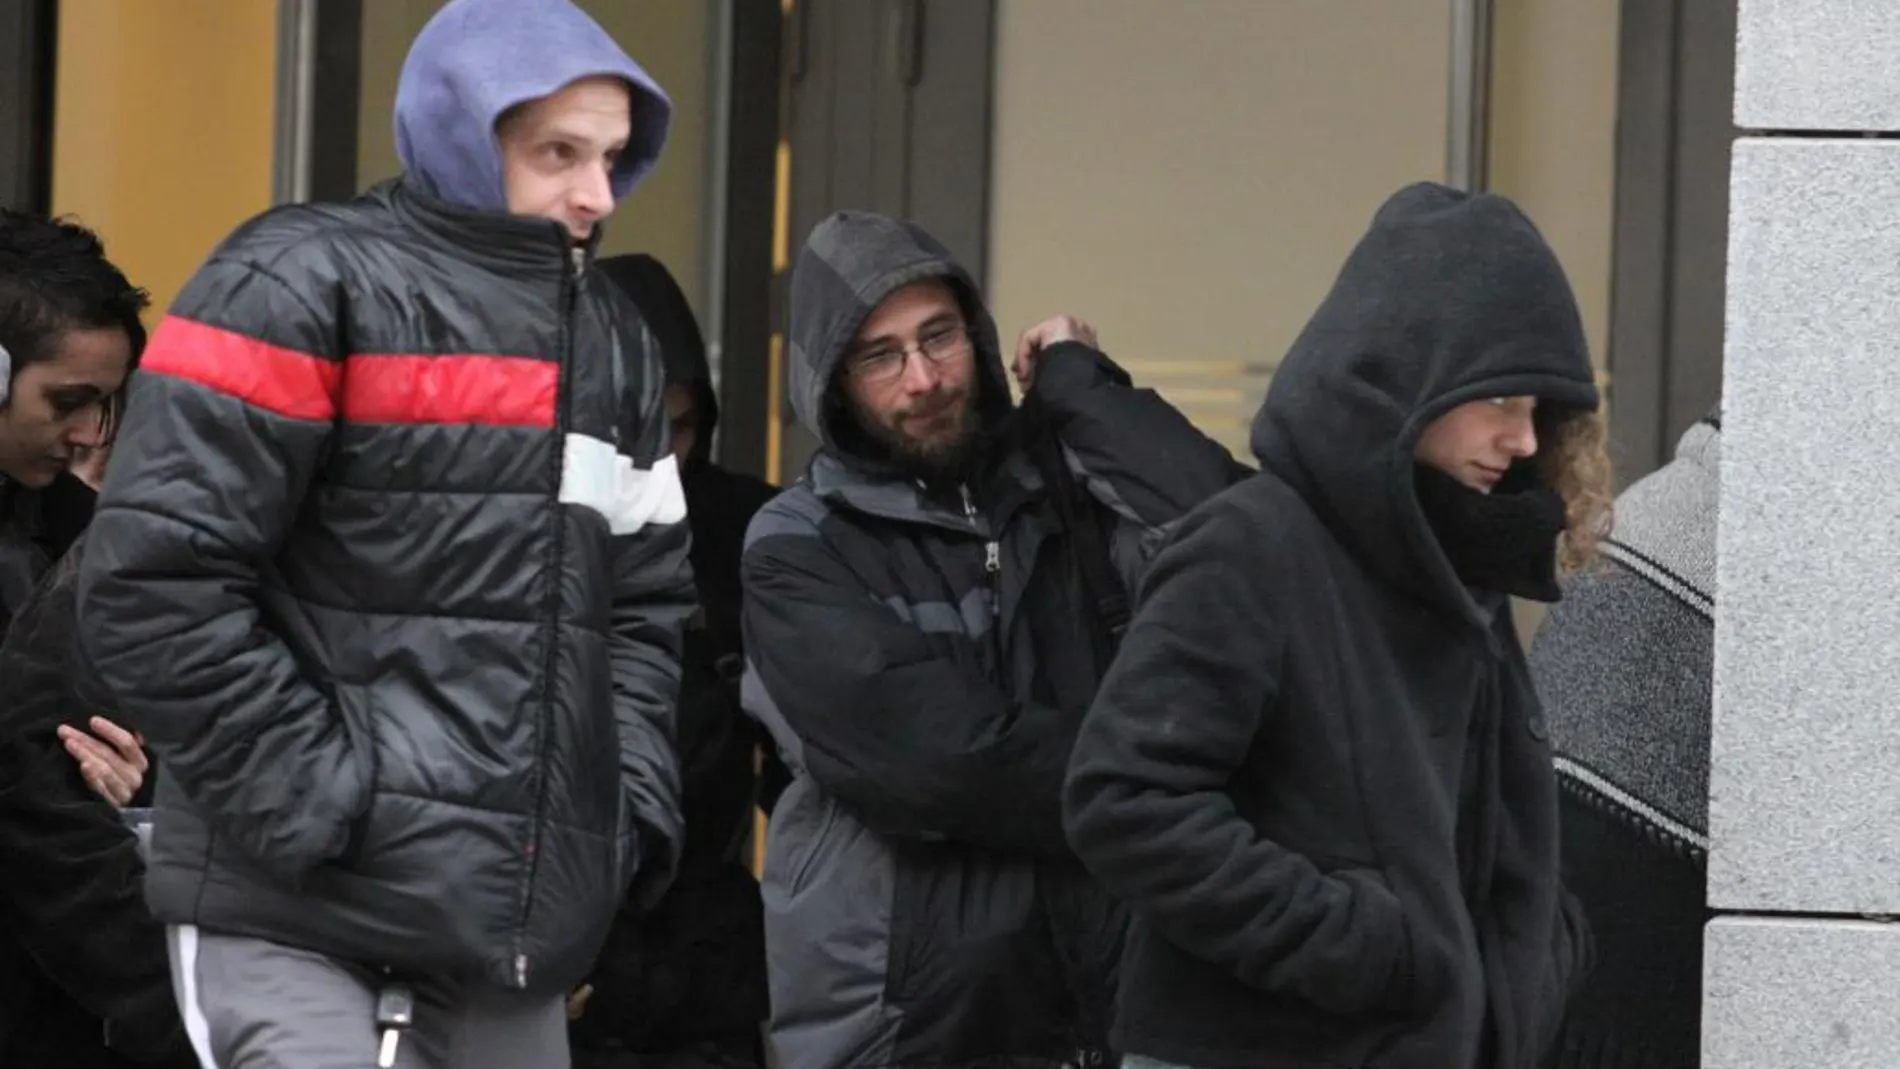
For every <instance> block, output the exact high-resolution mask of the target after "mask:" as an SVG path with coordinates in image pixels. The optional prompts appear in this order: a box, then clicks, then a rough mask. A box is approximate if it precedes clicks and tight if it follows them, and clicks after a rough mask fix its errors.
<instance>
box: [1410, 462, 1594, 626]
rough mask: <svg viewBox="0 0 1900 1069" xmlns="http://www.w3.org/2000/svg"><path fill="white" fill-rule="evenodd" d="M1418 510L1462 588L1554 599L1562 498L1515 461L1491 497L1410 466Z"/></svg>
mask: <svg viewBox="0 0 1900 1069" xmlns="http://www.w3.org/2000/svg"><path fill="white" fill-rule="evenodd" d="M1415 471H1416V476H1415V482H1416V485H1417V488H1418V503H1419V507H1420V508H1421V509H1423V510H1424V512H1425V521H1426V523H1428V524H1429V525H1430V526H1431V529H1432V533H1433V534H1434V535H1435V536H1437V538H1438V545H1439V548H1440V549H1442V550H1443V551H1444V553H1445V557H1446V559H1447V560H1449V561H1451V566H1452V569H1453V570H1454V571H1456V572H1457V573H1458V578H1459V579H1460V580H1462V581H1463V582H1464V583H1465V585H1466V586H1470V587H1475V588H1477V589H1479V590H1488V591H1491V592H1493V593H1498V594H1509V595H1512V596H1515V597H1520V598H1529V599H1531V600H1533V601H1543V602H1554V601H1556V600H1558V598H1559V597H1561V592H1560V591H1559V589H1558V586H1557V536H1558V535H1560V534H1562V533H1563V530H1564V525H1565V516H1564V500H1563V498H1562V497H1561V496H1559V495H1558V494H1557V492H1556V491H1555V490H1552V489H1551V488H1550V487H1548V486H1545V485H1544V484H1543V482H1542V481H1541V480H1539V479H1538V478H1537V476H1536V475H1535V474H1533V473H1532V472H1531V470H1530V469H1529V468H1528V467H1527V466H1525V465H1523V464H1519V465H1516V466H1514V467H1513V468H1512V469H1511V471H1510V473H1509V474H1507V475H1506V476H1505V477H1504V479H1503V481H1501V482H1499V483H1498V485H1497V487H1496V488H1495V489H1493V490H1492V491H1491V492H1490V493H1488V494H1487V493H1484V492H1483V491H1481V490H1474V489H1472V488H1471V487H1469V486H1466V485H1465V484H1464V483H1462V482H1459V481H1458V480H1457V479H1454V478H1452V477H1451V476H1450V475H1447V474H1445V473H1444V472H1442V471H1439V470H1438V469H1437V468H1434V467H1432V466H1431V465H1429V464H1419V465H1415Z"/></svg>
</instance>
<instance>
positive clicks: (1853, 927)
mask: <svg viewBox="0 0 1900 1069" xmlns="http://www.w3.org/2000/svg"><path fill="white" fill-rule="evenodd" d="M1740 15H1741V17H1740V29H1739V36H1738V38H1737V49H1736V71H1735V73H1736V77H1735V116H1736V125H1737V126H1738V127H1741V128H1742V129H1744V130H1747V131H1752V133H1750V134H1748V135H1746V136H1743V137H1742V138H1740V139H1739V140H1738V141H1737V142H1736V146H1735V155H1734V163H1733V170H1732V198H1731V203H1730V214H1729V234H1730V236H1729V262H1728V310H1727V342H1726V346H1727V348H1726V369H1725V379H1724V384H1723V385H1724V410H1723V435H1722V438H1723V440H1722V458H1723V465H1722V516H1721V534H1720V538H1719V547H1720V548H1719V552H1720V559H1719V569H1718V584H1719V585H1718V590H1719V594H1718V605H1719V609H1718V613H1717V621H1716V637H1715V725H1714V737H1713V751H1712V755H1711V756H1712V772H1711V782H1710V811H1709V817H1710V831H1711V838H1712V848H1711V853H1710V860H1709V903H1710V905H1711V907H1712V908H1713V909H1714V910H1716V911H1717V917H1716V919H1715V920H1713V921H1712V922H1711V923H1710V925H1709V928H1708V935H1707V941H1706V946H1707V952H1708V956H1707V964H1706V976H1705V985H1704V993H1703V999H1704V1003H1703V1005H1704V1016H1703V1063H1702V1064H1703V1065H1704V1066H1705V1067H1707V1069H1784V1067H1785V1069H1818V1067H1826V1069H1848V1067H1858V1066H1866V1067H1868V1069H1874V1067H1880V1069H1890V1067H1893V1066H1897V1065H1900V924H1896V923H1892V921H1894V920H1895V919H1896V918H1900V140H1888V138H1892V137H1896V136H1900V0H1741V6H1740Z"/></svg>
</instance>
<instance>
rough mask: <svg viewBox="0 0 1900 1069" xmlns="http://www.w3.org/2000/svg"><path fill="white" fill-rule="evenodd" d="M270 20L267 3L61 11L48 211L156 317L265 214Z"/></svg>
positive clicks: (113, 1)
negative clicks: (238, 230) (93, 240)
mask: <svg viewBox="0 0 1900 1069" xmlns="http://www.w3.org/2000/svg"><path fill="white" fill-rule="evenodd" d="M276 19H277V5H276V4H274V3H269V2H267V0H163V2H155V0H62V2H61V3H60V10H59V52H58V72H57V78H56V87H55V94H56V95H55V97H54V104H53V108H54V120H53V123H54V125H53V211H54V212H55V213H56V214H62V215H65V214H70V215H74V216H77V217H78V219H79V220H80V221H81V222H83V223H85V224H86V225H87V226H90V227H92V228H93V229H95V230H97V231H98V232H99V234H100V236H101V237H102V238H104V239H105V242H106V247H107V250H108V252H109V253H110V255H111V256H112V258H113V260H114V261H115V262H116V263H118V264H119V266H120V267H121V268H123V269H124V270H125V272H126V274H127V275H128V276H129V277H130V278H131V279H132V281H133V282H134V283H135V284H138V285H141V286H145V287H146V288H148V289H150V290H151V291H152V300H153V305H154V307H156V308H159V309H163V308H164V307H165V306H166V305H168V304H169V303H170V302H171V299H172V298H173V296H175V295H176V294H177V292H178V289H179V287H180V286H182V285H183V284H184V282H185V280H186V279H187V278H189V277H190V276H191V274H192V272H193V271H195V270H196V269H197V267H198V265H199V264H200V263H202V262H203V261H204V258H205V256H206V254H207V253H209V252H210V251H211V248H212V246H214V245H216V244H217V242H218V241H219V240H220V239H222V238H223V237H224V236H225V235H226V234H228V233H229V232H230V231H231V229H232V228H233V227H234V226H236V225H237V224H238V223H240V222H242V221H243V220H244V219H246V218H248V217H249V216H251V215H254V214H256V213H257V212H260V211H263V210H264V209H265V208H267V207H269V206H270V199H271V120H272V106H271V102H272V97H273V94H274V91H275V82H274V74H275V52H276V41H277V24H276Z"/></svg>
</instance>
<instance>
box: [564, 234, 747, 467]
mask: <svg viewBox="0 0 1900 1069" xmlns="http://www.w3.org/2000/svg"><path fill="white" fill-rule="evenodd" d="M595 266H597V267H599V268H600V271H601V273H602V274H604V275H606V276H607V277H608V278H609V279H610V280H612V282H613V283H614V285H616V286H619V287H620V290H621V292H622V293H625V294H626V295H627V296H628V297H629V298H630V299H631V300H632V301H633V304H634V307H636V308H638V309H640V318H641V319H643V320H645V322H646V325H647V329H648V330H649V331H651V332H652V333H653V338H654V340H655V341H657V342H659V344H660V357H661V359H662V360H664V361H665V363H666V383H667V385H669V386H671V385H674V384H676V383H685V384H687V385H689V386H691V387H692V388H693V394H694V397H695V399H696V403H697V404H698V406H699V427H698V430H699V434H698V437H697V439H696V440H695V441H694V443H693V454H692V455H691V456H688V457H681V458H679V459H680V463H681V464H682V465H683V466H684V467H687V468H694V467H698V466H700V465H703V464H706V463H709V462H710V461H711V460H712V447H713V431H714V430H716V429H717V428H718V426H719V393H718V391H717V390H714V389H713V381H712V365H711V364H709V363H708V362H707V360H706V339H705V338H704V336H702V335H701V334H700V332H699V320H698V319H697V318H696V317H695V316H694V315H693V306H692V305H690V304H688V303H686V294H684V293H682V292H681V291H680V287H679V283H678V282H676V281H674V279H673V274H672V272H670V271H668V270H667V269H666V265H665V264H663V263H661V262H660V261H658V260H656V259H654V258H653V257H651V256H648V255H647V254H645V253H632V254H629V255H624V256H609V257H607V258H605V259H602V260H599V261H597V262H596V264H595Z"/></svg>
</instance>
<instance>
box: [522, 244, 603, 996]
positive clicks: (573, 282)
mask: <svg viewBox="0 0 1900 1069" xmlns="http://www.w3.org/2000/svg"><path fill="white" fill-rule="evenodd" d="M568 261H569V263H570V264H572V266H573V270H572V271H571V272H569V273H568V274H566V276H565V277H563V278H562V280H561V296H560V305H561V329H560V345H559V350H558V351H557V352H556V354H555V355H556V358H557V361H558V363H557V364H556V374H558V375H559V376H560V378H559V382H560V388H559V392H558V394H557V397H556V401H555V411H554V484H555V487H556V490H555V504H554V567H553V568H552V569H551V570H550V572H551V574H552V575H553V576H554V577H555V579H554V587H553V589H552V590H551V591H550V592H549V595H548V602H549V604H548V614H549V624H548V628H549V631H550V634H549V635H548V643H547V656H546V658H545V661H544V664H543V667H542V671H543V672H544V673H545V678H546V680H547V683H546V685H545V687H544V689H543V691H542V698H541V723H540V724H539V725H537V727H538V730H537V731H536V732H535V742H534V774H535V776H536V777H537V779H536V783H535V789H534V821H533V823H532V824H531V825H530V826H529V828H528V883H527V886H526V887H525V888H524V889H523V890H522V894H521V924H520V927H519V928H518V929H517V930H516V933H515V986H516V987H517V988H521V989H524V990H525V989H526V988H527V986H528V972H529V968H530V966H531V964H532V963H531V962H530V961H529V960H528V950H527V945H528V918H529V916H530V915H531V914H532V913H533V912H534V880H535V876H536V875H537V874H538V873H539V871H540V868H541V825H542V824H543V823H544V822H545V821H546V819H547V803H548V774H547V758H548V744H547V740H548V735H549V722H550V721H552V720H553V718H554V685H555V673H556V669H557V667H558V664H559V653H560V637H561V636H560V628H561V581H560V575H561V565H562V558H563V557H565V556H566V552H567V547H566V545H565V542H566V531H567V520H566V518H565V517H564V516H562V515H561V504H560V490H559V487H560V482H561V472H562V470H563V469H564V468H565V467H566V455H567V423H568V411H567V410H568V406H569V404H570V402H571V401H572V400H573V393H572V390H573V374H572V372H571V369H570V368H569V365H570V364H571V363H572V362H573V359H572V358H573V354H572V353H571V352H570V350H571V349H572V348H573V347H574V329H573V324H574V306H575V304H576V303H577V300H578V298H579V295H580V281H581V279H582V277H583V276H584V275H585V274H586V272H587V250H585V249H581V248H573V249H570V250H569V251H568Z"/></svg>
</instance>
